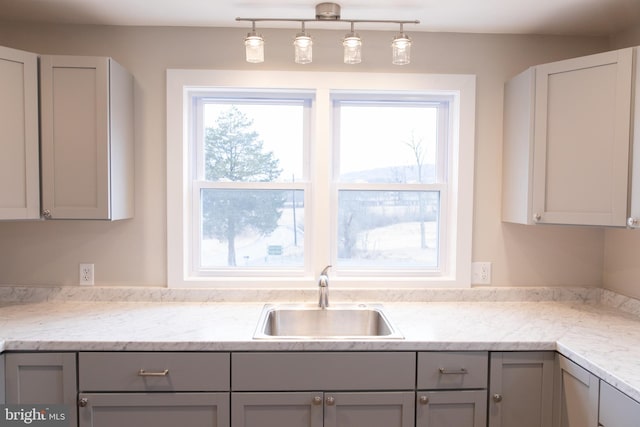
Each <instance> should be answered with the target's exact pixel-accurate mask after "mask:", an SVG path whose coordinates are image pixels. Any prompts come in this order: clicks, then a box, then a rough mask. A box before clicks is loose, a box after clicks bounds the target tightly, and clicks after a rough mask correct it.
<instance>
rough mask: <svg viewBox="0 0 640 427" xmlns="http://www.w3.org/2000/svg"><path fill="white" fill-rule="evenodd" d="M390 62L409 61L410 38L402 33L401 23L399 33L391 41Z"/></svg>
mask: <svg viewBox="0 0 640 427" xmlns="http://www.w3.org/2000/svg"><path fill="white" fill-rule="evenodd" d="M391 49H392V52H391V55H392V60H391V62H392V63H393V64H395V65H406V64H408V63H410V62H411V39H410V38H409V36H407V35H406V34H405V33H404V28H403V24H400V34H398V35H397V36H395V37H394V38H393V41H392V42H391Z"/></svg>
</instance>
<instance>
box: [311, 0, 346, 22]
mask: <svg viewBox="0 0 640 427" xmlns="http://www.w3.org/2000/svg"><path fill="white" fill-rule="evenodd" d="M316 19H317V20H319V21H337V20H339V19H340V5H339V4H338V3H318V4H317V5H316Z"/></svg>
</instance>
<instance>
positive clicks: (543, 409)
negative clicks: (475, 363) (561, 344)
mask: <svg viewBox="0 0 640 427" xmlns="http://www.w3.org/2000/svg"><path fill="white" fill-rule="evenodd" d="M554 358H555V353H554V352H552V351H546V352H495V353H491V369H490V372H491V376H490V379H489V427H551V425H552V415H553V412H552V411H553V376H554Z"/></svg>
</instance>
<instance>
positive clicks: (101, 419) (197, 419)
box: [79, 393, 229, 427]
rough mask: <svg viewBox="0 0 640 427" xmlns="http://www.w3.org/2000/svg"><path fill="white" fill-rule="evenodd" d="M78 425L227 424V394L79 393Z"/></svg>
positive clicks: (172, 426)
mask: <svg viewBox="0 0 640 427" xmlns="http://www.w3.org/2000/svg"><path fill="white" fill-rule="evenodd" d="M79 402H80V409H79V419H80V424H79V426H80V427H116V426H117V427H140V426H153V427H176V426H190V427H191V426H193V427H228V426H229V393H80V395H79Z"/></svg>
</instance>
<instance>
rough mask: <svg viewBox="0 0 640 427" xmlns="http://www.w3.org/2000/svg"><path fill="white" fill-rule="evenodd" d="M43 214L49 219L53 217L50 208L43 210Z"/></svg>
mask: <svg viewBox="0 0 640 427" xmlns="http://www.w3.org/2000/svg"><path fill="white" fill-rule="evenodd" d="M42 216H43V217H45V218H47V219H50V218H51V211H50V210H49V209H45V210H43V211H42Z"/></svg>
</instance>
